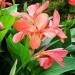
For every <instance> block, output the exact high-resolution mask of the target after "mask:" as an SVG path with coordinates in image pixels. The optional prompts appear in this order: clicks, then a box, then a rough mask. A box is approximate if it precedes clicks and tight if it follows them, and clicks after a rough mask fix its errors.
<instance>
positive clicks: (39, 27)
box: [13, 13, 49, 50]
mask: <svg viewBox="0 0 75 75" xmlns="http://www.w3.org/2000/svg"><path fill="white" fill-rule="evenodd" d="M48 22H49V16H48V15H47V14H46V13H42V14H40V15H38V16H37V17H36V18H35V19H33V22H32V21H30V20H27V19H24V18H22V19H20V20H18V21H16V22H15V23H14V28H15V29H16V30H18V31H19V32H18V33H16V34H15V35H14V37H13V42H14V43H18V42H19V41H21V40H22V39H23V38H24V35H28V36H29V38H30V47H31V48H32V49H33V50H34V49H37V48H38V47H39V46H40V44H41V39H42V38H43V30H44V29H45V28H46V26H47V25H48ZM33 41H34V42H33Z"/></svg>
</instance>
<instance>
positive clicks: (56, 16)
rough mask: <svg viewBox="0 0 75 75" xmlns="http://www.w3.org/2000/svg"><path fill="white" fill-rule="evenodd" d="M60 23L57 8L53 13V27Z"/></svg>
mask: <svg viewBox="0 0 75 75" xmlns="http://www.w3.org/2000/svg"><path fill="white" fill-rule="evenodd" d="M59 24H60V15H59V13H58V11H57V10H55V11H54V13H53V27H57V26H59Z"/></svg>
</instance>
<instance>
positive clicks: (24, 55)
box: [7, 35, 30, 65]
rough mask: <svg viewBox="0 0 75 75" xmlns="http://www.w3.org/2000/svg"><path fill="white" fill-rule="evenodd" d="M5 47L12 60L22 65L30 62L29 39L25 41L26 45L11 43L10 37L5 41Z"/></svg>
mask: <svg viewBox="0 0 75 75" xmlns="http://www.w3.org/2000/svg"><path fill="white" fill-rule="evenodd" d="M7 47H8V50H9V52H10V54H11V55H12V57H13V58H17V59H18V60H19V62H21V63H22V64H25V65H26V64H27V63H28V61H29V60H30V52H29V39H27V40H26V45H25V46H24V45H22V44H21V43H17V44H15V43H13V41H12V36H11V35H10V36H9V37H8V39H7Z"/></svg>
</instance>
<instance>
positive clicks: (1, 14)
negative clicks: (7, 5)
mask: <svg viewBox="0 0 75 75" xmlns="http://www.w3.org/2000/svg"><path fill="white" fill-rule="evenodd" d="M0 21H1V22H2V23H3V25H4V29H3V30H1V31H0V35H1V36H0V42H1V41H2V40H3V38H4V37H5V35H6V33H7V32H8V30H9V29H10V28H11V26H12V25H13V23H14V21H15V17H13V16H11V15H9V13H8V12H7V11H5V10H2V11H0Z"/></svg>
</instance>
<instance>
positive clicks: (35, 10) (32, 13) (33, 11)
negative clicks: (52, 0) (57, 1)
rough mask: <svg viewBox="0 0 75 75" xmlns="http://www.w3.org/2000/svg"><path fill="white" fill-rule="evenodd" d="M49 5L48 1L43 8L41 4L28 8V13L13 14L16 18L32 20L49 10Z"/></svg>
mask: <svg viewBox="0 0 75 75" xmlns="http://www.w3.org/2000/svg"><path fill="white" fill-rule="evenodd" d="M48 5H49V1H46V2H45V3H44V4H42V5H41V6H40V4H39V3H36V4H33V5H30V6H28V8H27V11H28V13H19V12H13V13H11V14H12V15H13V16H16V17H22V18H27V19H31V18H35V17H36V16H37V15H39V14H41V13H42V11H43V10H45V9H46V8H48Z"/></svg>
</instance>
